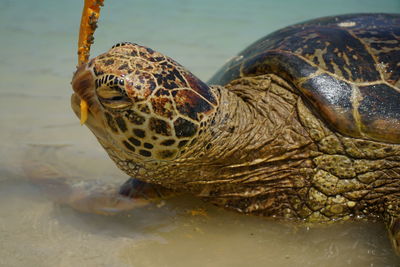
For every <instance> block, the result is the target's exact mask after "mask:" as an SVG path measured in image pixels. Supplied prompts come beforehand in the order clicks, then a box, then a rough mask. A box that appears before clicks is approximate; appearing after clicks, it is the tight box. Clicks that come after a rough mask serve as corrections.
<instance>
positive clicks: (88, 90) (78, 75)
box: [71, 64, 94, 103]
mask: <svg viewBox="0 0 400 267" xmlns="http://www.w3.org/2000/svg"><path fill="white" fill-rule="evenodd" d="M71 84H72V89H73V90H74V92H75V93H76V94H77V95H78V96H79V97H80V98H81V99H83V100H85V101H86V102H88V103H91V102H92V101H91V98H92V97H93V92H94V77H93V74H92V71H91V70H90V69H88V67H87V64H82V65H81V66H79V68H78V69H77V70H76V72H75V73H74V76H73V77H72V82H71Z"/></svg>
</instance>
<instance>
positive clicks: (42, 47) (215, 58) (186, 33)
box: [0, 0, 400, 266]
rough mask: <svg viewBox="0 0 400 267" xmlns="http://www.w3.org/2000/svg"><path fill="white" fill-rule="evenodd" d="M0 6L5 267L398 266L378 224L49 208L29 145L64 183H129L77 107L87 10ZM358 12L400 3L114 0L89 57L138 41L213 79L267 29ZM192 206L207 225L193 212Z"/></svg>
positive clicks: (175, 209) (181, 206)
mask: <svg viewBox="0 0 400 267" xmlns="http://www.w3.org/2000/svg"><path fill="white" fill-rule="evenodd" d="M0 4H1V8H0V36H1V37H0V48H1V49H0V125H1V126H0V127H1V128H0V129H1V130H0V240H1V242H0V266H74V265H81V266H188V265H189V266H247V265H249V263H252V264H254V265H255V266H265V265H268V266H296V265H302V266H396V265H397V266H398V264H399V261H398V258H396V256H395V255H394V254H393V252H392V250H391V248H390V244H389V242H388V241H387V238H386V232H385V229H384V227H383V226H382V225H381V224H372V223H370V224H362V223H357V224H349V225H348V224H346V225H337V226H333V227H328V228H322V229H321V228H319V229H311V230H308V229H302V228H300V229H293V228H291V227H288V226H282V225H280V224H277V223H274V222H269V221H265V220H263V219H260V218H252V217H246V216H240V215H236V214H232V213H229V212H224V211H221V210H219V209H214V208H212V207H210V206H207V205H204V204H202V203H198V202H196V201H193V203H192V201H189V200H188V199H177V200H175V201H172V202H171V203H168V204H167V205H166V206H165V207H162V208H159V209H158V208H153V209H149V210H147V209H141V210H139V211H137V212H134V213H132V214H129V216H125V217H124V216H119V217H102V216H92V215H86V214H82V213H79V212H75V211H73V210H72V209H69V208H67V207H63V206H59V205H56V204H54V203H53V202H52V201H50V200H47V198H45V197H44V196H43V195H42V194H41V193H40V192H39V191H37V189H36V188H35V187H32V186H30V185H29V184H28V183H26V182H25V181H24V180H23V179H22V178H23V176H24V174H23V172H22V170H21V167H22V164H24V163H23V159H24V158H25V157H26V154H27V151H29V150H31V149H32V145H35V146H34V147H33V149H35V147H36V146H38V145H50V146H51V148H52V149H53V150H54V151H56V152H54V151H53V152H54V153H57V155H58V157H59V158H58V160H57V161H55V160H54V159H55V158H54V157H53V156H52V155H53V154H50V156H49V155H47V154H40V153H38V154H37V155H36V156H34V157H39V158H40V157H43V160H44V161H46V162H47V161H48V162H53V163H54V164H56V165H59V167H60V168H61V169H62V170H63V171H65V172H66V173H67V175H79V176H81V177H82V179H102V180H104V181H120V182H122V181H123V180H124V179H126V176H125V175H124V174H122V173H120V172H119V171H118V170H117V169H116V168H115V167H114V165H113V164H112V163H111V162H110V160H108V158H107V157H106V155H105V153H104V152H103V151H102V149H101V148H100V147H99V145H98V144H97V143H96V140H95V139H94V137H93V136H92V135H91V133H89V131H88V130H87V129H86V128H85V127H80V126H79V124H78V121H77V119H76V118H75V117H74V115H73V114H72V111H71V109H70V107H69V97H70V95H71V88H70V79H71V76H72V72H73V71H74V69H75V65H76V62H77V56H76V44H77V39H76V38H77V31H78V26H79V21H80V15H81V8H82V1H81V0H79V1H78V0H64V1H55V0H52V1H50V0H41V1H27V0H26V1H12V0H0ZM355 12H392V13H396V12H397V13H400V1H399V0H379V1H378V0H337V1H333V0H330V1H328V0H319V1H318V0H289V1H284V0H281V1H272V0H269V1H267V0H247V1H244V0H243V1H239V0H231V1H222V0H205V1H195V0H169V1H168V0H135V1H134V0H129V1H128V0H114V1H111V0H106V1H105V7H104V8H103V10H102V14H101V19H100V23H99V29H98V31H97V32H96V35H95V38H96V39H95V44H94V46H93V50H92V55H97V54H99V53H101V52H103V51H105V50H107V49H109V48H110V47H111V46H112V45H113V44H115V43H116V42H119V41H132V42H136V43H139V44H142V45H146V46H149V47H152V48H153V49H156V50H159V51H160V52H163V53H165V54H167V55H168V56H170V57H172V58H174V59H175V60H177V61H178V62H180V63H181V64H182V65H184V66H186V67H187V68H188V69H190V70H191V71H192V72H193V73H194V74H196V75H197V76H199V77H200V78H201V79H204V80H207V79H208V78H209V77H210V76H211V75H212V74H213V73H214V72H215V71H216V70H217V69H218V68H219V67H220V66H221V65H222V64H223V63H224V62H225V61H226V60H228V59H229V58H231V57H232V56H234V55H235V54H236V53H238V52H239V51H240V50H242V49H243V48H244V47H245V46H247V45H249V44H250V43H252V42H253V41H255V40H257V39H258V38H260V37H262V36H264V35H265V34H267V33H269V32H271V31H274V30H276V29H278V28H280V27H284V26H286V25H289V24H292V23H296V22H300V21H304V20H308V19H311V18H315V17H320V16H325V15H334V14H342V13H355ZM34 155H35V154H34ZM51 160H53V161H51ZM191 205H193V206H194V207H202V208H205V209H206V210H207V212H208V216H206V217H204V216H192V215H190V213H187V210H188V209H189V208H190V207H191ZM250 265H251V264H250Z"/></svg>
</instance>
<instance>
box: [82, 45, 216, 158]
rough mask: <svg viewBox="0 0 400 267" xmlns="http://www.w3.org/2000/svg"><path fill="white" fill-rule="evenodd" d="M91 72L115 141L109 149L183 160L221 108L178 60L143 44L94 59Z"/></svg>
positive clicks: (125, 46)
mask: <svg viewBox="0 0 400 267" xmlns="http://www.w3.org/2000/svg"><path fill="white" fill-rule="evenodd" d="M88 69H90V70H91V71H92V75H93V76H94V98H95V99H96V101H95V102H97V103H98V104H99V106H100V107H99V108H100V109H101V110H102V112H100V114H102V119H103V120H104V125H105V128H106V129H105V130H106V131H108V136H110V138H112V139H114V140H113V142H112V143H113V145H111V147H108V149H113V148H112V147H113V146H118V149H119V150H123V151H125V152H127V153H128V154H132V153H133V154H135V155H136V156H137V157H139V158H144V159H146V158H147V159H156V160H172V159H175V158H176V157H178V156H179V154H180V153H181V151H182V150H183V147H184V146H186V145H188V144H189V141H191V140H192V139H194V138H195V137H196V135H197V134H198V131H199V128H200V124H201V122H203V121H205V120H207V118H208V117H209V116H210V115H211V114H212V113H214V111H215V106H216V105H217V99H216V96H215V95H214V94H213V93H212V91H211V90H210V88H209V87H208V86H207V85H206V84H205V83H203V82H202V81H200V80H199V79H198V78H196V77H195V76H194V75H193V74H191V73H190V72H188V71H187V70H185V69H184V68H183V67H182V66H181V65H179V64H178V63H176V62H175V61H174V60H172V59H170V58H168V57H166V56H164V55H162V54H161V53H158V52H156V51H153V50H152V49H150V48H147V47H143V46H140V45H137V44H133V43H119V44H116V45H115V46H113V47H112V48H111V49H110V50H109V51H108V52H107V53H105V54H102V55H100V56H98V57H96V58H94V59H92V60H91V61H90V62H89V64H88ZM89 127H90V125H89ZM95 134H96V133H95Z"/></svg>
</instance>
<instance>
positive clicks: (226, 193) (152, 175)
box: [110, 77, 315, 212]
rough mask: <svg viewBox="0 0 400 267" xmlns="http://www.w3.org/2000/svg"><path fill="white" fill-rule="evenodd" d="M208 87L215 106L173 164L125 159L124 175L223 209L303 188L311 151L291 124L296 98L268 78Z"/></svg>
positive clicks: (294, 123)
mask: <svg viewBox="0 0 400 267" xmlns="http://www.w3.org/2000/svg"><path fill="white" fill-rule="evenodd" d="M246 82H247V83H248V84H247V85H246ZM211 89H212V90H214V92H215V94H216V95H217V96H219V106H218V108H217V110H216V112H215V113H214V114H213V115H212V118H210V119H209V120H208V125H205V127H204V128H202V130H201V131H200V133H199V135H198V136H197V137H196V138H195V141H194V142H192V144H191V145H189V146H187V151H185V152H184V153H182V154H181V155H180V157H178V158H177V159H175V160H173V161H165V162H155V161H147V162H143V163H134V162H132V161H131V159H128V161H127V162H128V163H126V164H127V165H128V164H136V168H134V169H132V168H128V171H127V172H128V174H130V175H131V176H133V177H135V178H138V179H141V180H143V181H146V182H149V183H156V184H160V185H163V186H165V187H168V188H173V189H178V190H182V191H189V192H192V193H194V194H195V195H198V196H202V197H205V198H209V200H211V201H213V202H215V203H219V204H224V205H225V206H227V205H228V206H229V203H228V202H229V201H232V200H233V199H234V196H235V195H237V196H238V197H247V196H248V197H252V196H255V195H259V196H261V197H262V198H263V199H270V200H272V199H275V198H276V199H277V198H279V197H281V196H283V195H285V194H286V195H287V194H289V193H288V192H287V191H291V190H293V188H298V187H304V186H305V184H304V183H306V181H304V174H303V172H304V168H307V167H309V166H310V165H311V161H310V158H311V155H312V154H313V153H314V152H313V151H314V150H315V149H313V148H312V146H313V145H314V144H313V142H312V140H311V139H310V138H309V136H308V133H307V132H306V131H305V129H304V127H302V125H301V124H300V122H299V121H298V120H297V115H296V114H297V112H296V111H295V109H296V103H297V99H298V96H296V95H295V94H293V93H290V91H289V90H288V89H286V88H283V87H282V86H281V85H278V84H276V83H274V82H271V79H269V78H268V77H267V79H266V78H265V77H259V78H254V79H250V78H248V79H247V81H245V83H244V84H243V81H241V82H238V83H237V84H235V83H232V84H230V85H228V86H227V87H226V88H224V87H218V86H213V87H212V88H211ZM110 156H111V157H112V158H113V156H112V155H110ZM119 166H120V167H121V164H119ZM125 171H126V169H125ZM271 196H273V197H271ZM270 202H271V201H270ZM271 203H272V202H271ZM271 203H270V204H271ZM243 204H245V203H244V202H243ZM232 207H234V208H235V209H243V211H244V210H246V211H247V212H251V211H252V210H253V209H254V210H256V209H259V208H258V207H243V208H241V207H238V206H237V203H232Z"/></svg>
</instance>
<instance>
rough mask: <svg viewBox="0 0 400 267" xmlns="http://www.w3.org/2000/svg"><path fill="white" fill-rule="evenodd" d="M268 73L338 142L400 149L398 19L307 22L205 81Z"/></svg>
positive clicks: (260, 44)
mask: <svg viewBox="0 0 400 267" xmlns="http://www.w3.org/2000/svg"><path fill="white" fill-rule="evenodd" d="M267 73H273V74H276V75H278V76H280V77H281V78H283V79H285V80H286V81H287V82H289V83H290V84H292V85H293V87H294V88H296V89H297V90H298V91H299V94H300V95H301V96H302V97H303V98H305V99H306V102H307V103H308V104H309V105H310V106H311V107H312V109H313V110H314V111H315V114H316V115H318V116H320V117H321V118H322V119H323V120H324V121H325V122H327V123H328V125H330V126H331V127H332V128H333V129H334V130H336V131H338V132H339V133H341V134H344V135H348V136H352V137H357V138H366V139H372V140H377V141H385V142H390V143H400V15H398V14H354V15H343V16H334V17H325V18H320V19H315V20H310V21H307V22H304V23H300V24H296V25H293V26H289V27H286V28H284V29H281V30H278V31H276V32H274V33H272V34H270V35H267V36H266V37H264V38H262V39H260V40H259V41H257V42H255V43H254V44H252V45H250V46H249V47H248V48H246V49H245V50H244V51H242V52H241V53H239V55H238V56H236V57H234V58H233V59H232V60H230V61H229V62H228V63H227V64H226V65H225V66H223V67H222V68H221V70H219V71H218V72H217V73H216V74H215V75H214V76H213V77H212V78H211V80H210V81H209V83H210V84H218V85H225V84H227V83H229V82H230V81H232V80H234V79H237V78H240V77H246V76H256V75H262V74H267Z"/></svg>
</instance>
